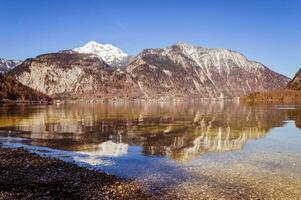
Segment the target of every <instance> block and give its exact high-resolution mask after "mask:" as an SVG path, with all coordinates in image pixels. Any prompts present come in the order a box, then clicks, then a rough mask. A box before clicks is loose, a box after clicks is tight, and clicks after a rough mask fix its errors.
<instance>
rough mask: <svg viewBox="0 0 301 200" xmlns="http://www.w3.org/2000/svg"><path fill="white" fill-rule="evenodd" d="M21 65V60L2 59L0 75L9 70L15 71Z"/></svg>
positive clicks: (0, 60)
mask: <svg viewBox="0 0 301 200" xmlns="http://www.w3.org/2000/svg"><path fill="white" fill-rule="evenodd" d="M20 63H21V61H20V60H9V59H5V58H0V74H4V73H7V72H8V71H9V70H11V69H13V68H14V67H15V66H17V65H18V64H20Z"/></svg>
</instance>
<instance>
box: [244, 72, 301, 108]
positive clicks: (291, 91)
mask: <svg viewBox="0 0 301 200" xmlns="http://www.w3.org/2000/svg"><path fill="white" fill-rule="evenodd" d="M240 100H241V102H246V103H252V104H300V103H301V69H299V71H298V72H297V74H296V75H295V77H294V78H293V79H292V80H291V81H290V82H288V84H287V85H286V87H284V88H279V89H277V90H271V91H264V92H252V93H250V94H248V95H245V96H242V97H241V98H240Z"/></svg>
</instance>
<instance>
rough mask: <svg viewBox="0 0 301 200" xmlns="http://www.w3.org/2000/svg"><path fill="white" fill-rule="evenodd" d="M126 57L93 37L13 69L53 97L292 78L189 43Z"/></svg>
mask: <svg viewBox="0 0 301 200" xmlns="http://www.w3.org/2000/svg"><path fill="white" fill-rule="evenodd" d="M78 52H82V53H78ZM83 52H91V53H83ZM102 58H103V59H102ZM125 58H129V57H127V55H126V54H124V53H123V52H122V51H121V50H119V49H117V48H115V47H113V46H111V45H109V46H106V45H100V44H98V43H95V42H90V43H88V44H87V45H85V46H84V47H82V48H79V49H75V50H67V51H61V52H58V53H50V54H45V55H41V56H38V57H36V58H31V59H27V60H26V61H24V62H23V63H22V64H20V65H18V66H17V67H16V68H15V69H13V70H11V71H10V73H9V74H10V75H12V76H13V77H15V78H16V79H17V80H18V81H20V82H21V83H22V84H24V85H26V86H29V87H31V88H33V89H35V90H38V91H40V92H42V93H45V94H47V95H50V96H52V97H60V98H61V97H63V98H65V97H68V98H91V99H94V98H120V97H122V98H152V99H159V98H163V99H165V98H178V97H179V98H227V97H229V98H232V97H238V96H242V95H245V94H247V93H250V92H254V91H264V90H270V89H275V88H281V87H284V86H285V85H286V84H287V82H288V81H289V79H288V78H287V77H285V76H283V75H280V74H278V73H276V72H273V71H271V70H270V69H268V68H267V67H265V66H264V65H262V64H260V63H258V62H254V61H249V60H248V59H247V58H246V57H244V56H243V55H241V54H240V53H238V52H234V51H231V50H227V49H207V48H202V47H196V46H192V45H189V44H186V43H177V44H175V45H172V46H170V47H167V48H163V49H146V50H144V51H142V52H141V53H140V54H139V55H137V56H136V57H134V58H133V60H132V61H131V63H130V64H128V66H127V67H126V68H125V70H124V71H123V70H121V69H120V67H121V66H122V65H121V63H122V62H121V61H124V59H125ZM110 64H111V65H110ZM112 65H113V66H115V67H111V66H112ZM116 66H117V67H116Z"/></svg>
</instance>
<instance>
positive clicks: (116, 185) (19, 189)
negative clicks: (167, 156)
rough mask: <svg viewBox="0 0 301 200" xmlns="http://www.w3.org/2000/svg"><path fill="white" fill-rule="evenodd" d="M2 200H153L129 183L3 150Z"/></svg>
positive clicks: (0, 152)
mask: <svg viewBox="0 0 301 200" xmlns="http://www.w3.org/2000/svg"><path fill="white" fill-rule="evenodd" d="M0 199H154V198H153V197H150V196H147V195H145V194H144V193H143V192H142V191H141V189H140V188H139V185H138V184H137V183H135V182H133V181H130V180H124V179H119V178H117V177H115V176H112V175H108V174H105V173H101V172H97V171H93V170H88V169H85V168H82V167H78V166H76V165H73V164H68V163H65V162H63V161H60V160H57V159H53V158H42V157H40V156H38V155H36V154H31V153H28V152H27V151H25V150H24V149H21V148H18V149H9V148H2V147H0Z"/></svg>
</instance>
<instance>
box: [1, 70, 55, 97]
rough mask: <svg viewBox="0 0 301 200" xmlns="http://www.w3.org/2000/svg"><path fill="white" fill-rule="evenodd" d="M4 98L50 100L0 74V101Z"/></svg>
mask: <svg viewBox="0 0 301 200" xmlns="http://www.w3.org/2000/svg"><path fill="white" fill-rule="evenodd" d="M6 100H12V101H16V100H21V101H50V100H51V98H50V97H48V96H47V95H44V94H42V93H40V92H37V91H35V90H33V89H31V88H29V87H27V86H24V85H23V84H21V83H20V82H18V81H17V80H15V79H14V78H12V77H10V76H6V75H1V74H0V102H1V101H6Z"/></svg>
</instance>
